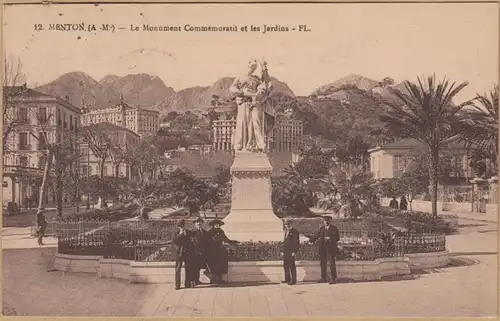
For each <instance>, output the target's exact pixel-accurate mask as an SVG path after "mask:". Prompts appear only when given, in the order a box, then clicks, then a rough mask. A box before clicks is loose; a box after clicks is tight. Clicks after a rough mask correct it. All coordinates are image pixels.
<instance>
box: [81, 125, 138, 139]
mask: <svg viewBox="0 0 500 321" xmlns="http://www.w3.org/2000/svg"><path fill="white" fill-rule="evenodd" d="M86 127H95V128H98V129H100V130H105V131H113V132H120V131H121V132H128V133H129V134H132V135H134V136H137V137H139V135H138V134H136V133H135V132H133V131H132V130H130V129H128V128H125V127H122V126H118V125H115V124H112V123H108V122H103V123H97V124H90V125H88V126H86Z"/></svg>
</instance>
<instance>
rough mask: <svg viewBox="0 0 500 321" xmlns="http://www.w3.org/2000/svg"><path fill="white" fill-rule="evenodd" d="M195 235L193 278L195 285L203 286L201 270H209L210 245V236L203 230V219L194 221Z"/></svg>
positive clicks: (193, 231)
mask: <svg viewBox="0 0 500 321" xmlns="http://www.w3.org/2000/svg"><path fill="white" fill-rule="evenodd" d="M194 226H195V228H194V230H192V233H193V243H194V247H195V257H194V264H195V266H194V268H193V278H194V280H193V281H194V284H195V285H199V284H201V281H200V270H201V269H207V247H208V246H209V245H210V240H209V235H208V233H207V231H205V229H203V219H202V218H201V217H198V218H197V219H196V220H195V221H194Z"/></svg>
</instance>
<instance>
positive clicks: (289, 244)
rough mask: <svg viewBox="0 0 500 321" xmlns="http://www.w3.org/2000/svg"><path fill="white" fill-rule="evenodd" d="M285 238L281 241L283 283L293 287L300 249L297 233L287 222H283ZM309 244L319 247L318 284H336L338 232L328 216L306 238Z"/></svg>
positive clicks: (295, 281) (295, 280)
mask: <svg viewBox="0 0 500 321" xmlns="http://www.w3.org/2000/svg"><path fill="white" fill-rule="evenodd" d="M284 226H285V238H284V241H283V252H282V255H283V268H284V270H285V280H284V281H283V283H288V284H289V285H294V284H296V283H297V268H296V266H295V258H296V255H297V252H298V250H299V248H300V239H299V232H298V231H297V230H296V229H295V228H293V227H292V225H291V222H290V221H289V220H286V219H285V220H284ZM307 237H308V239H309V242H311V243H316V244H318V246H319V261H320V267H321V279H320V280H319V281H318V282H319V283H327V282H328V283H330V284H335V283H337V267H336V263H335V258H336V257H337V253H338V250H339V247H338V242H339V241H340V232H339V230H338V229H337V227H336V226H334V225H333V224H331V217H330V216H323V226H321V227H320V229H319V231H318V232H317V233H316V234H314V235H311V236H307ZM328 265H330V278H328V273H327V268H328Z"/></svg>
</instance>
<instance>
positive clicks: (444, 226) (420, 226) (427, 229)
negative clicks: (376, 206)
mask: <svg viewBox="0 0 500 321" xmlns="http://www.w3.org/2000/svg"><path fill="white" fill-rule="evenodd" d="M380 214H381V215H383V216H389V217H394V218H399V219H404V220H406V222H407V227H406V228H407V230H408V231H409V232H414V233H444V234H451V233H454V232H456V231H457V229H458V228H457V226H456V224H454V223H453V222H447V221H445V219H444V218H443V217H441V216H436V215H432V214H431V213H427V212H420V211H408V210H395V209H391V210H388V211H387V210H386V211H382V212H381V213H380ZM453 218H455V216H453ZM456 218H458V217H456Z"/></svg>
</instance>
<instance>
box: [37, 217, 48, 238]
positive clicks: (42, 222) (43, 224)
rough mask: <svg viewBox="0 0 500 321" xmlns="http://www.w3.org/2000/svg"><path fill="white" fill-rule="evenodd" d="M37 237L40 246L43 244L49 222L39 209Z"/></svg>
mask: <svg viewBox="0 0 500 321" xmlns="http://www.w3.org/2000/svg"><path fill="white" fill-rule="evenodd" d="M36 225H37V230H36V235H37V237H38V245H44V244H43V236H44V234H45V229H46V228H47V220H46V219H45V214H44V213H43V209H39V210H38V211H37V212H36Z"/></svg>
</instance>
